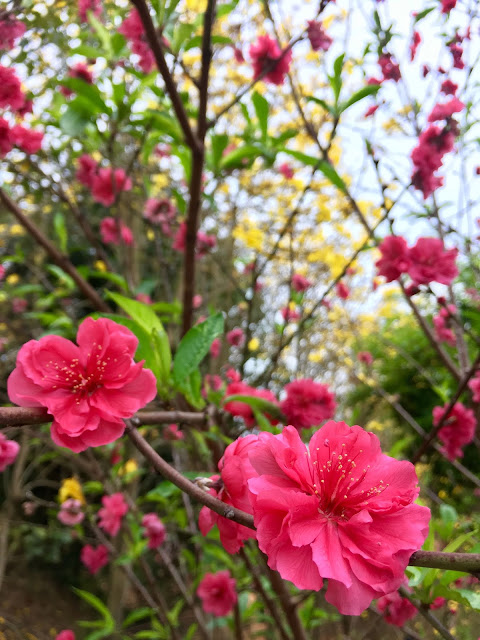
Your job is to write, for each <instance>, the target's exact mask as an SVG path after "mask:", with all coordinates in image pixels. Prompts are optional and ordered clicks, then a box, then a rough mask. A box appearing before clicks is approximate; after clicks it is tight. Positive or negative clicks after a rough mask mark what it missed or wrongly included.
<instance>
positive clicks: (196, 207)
mask: <svg viewBox="0 0 480 640" xmlns="http://www.w3.org/2000/svg"><path fill="white" fill-rule="evenodd" d="M215 4H216V0H208V6H207V10H206V11H205V15H204V18H203V38H202V71H201V77H200V87H199V91H200V101H199V107H198V122H197V139H198V145H197V146H196V147H192V175H191V179H190V190H189V191H190V200H189V203H188V211H187V232H186V238H185V265H184V269H183V311H182V335H185V334H186V333H187V331H188V330H189V329H190V327H191V326H192V320H193V296H194V294H195V246H196V244H197V229H198V218H199V213H200V205H201V201H202V177H203V165H204V160H205V147H204V142H205V134H206V131H207V102H208V78H209V73H210V62H211V60H212V43H211V36H212V26H213V21H214V19H215Z"/></svg>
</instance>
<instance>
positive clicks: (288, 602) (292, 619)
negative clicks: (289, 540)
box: [264, 557, 307, 640]
mask: <svg viewBox="0 0 480 640" xmlns="http://www.w3.org/2000/svg"><path fill="white" fill-rule="evenodd" d="M264 560H265V566H266V569H267V572H268V577H269V578H270V584H271V585H272V589H273V590H274V591H275V593H276V594H277V596H278V599H279V601H280V602H281V605H282V609H283V611H284V612H285V616H286V618H287V621H288V625H289V627H290V629H291V630H292V633H293V637H294V638H295V640H307V635H306V633H305V629H304V627H303V624H302V622H301V620H300V617H299V615H298V611H297V607H296V606H295V603H294V602H293V600H292V598H291V596H290V594H289V592H288V587H287V585H286V584H285V581H284V580H283V579H282V577H281V576H280V574H279V573H278V571H274V570H273V569H270V567H269V566H268V565H267V562H266V558H265V557H264Z"/></svg>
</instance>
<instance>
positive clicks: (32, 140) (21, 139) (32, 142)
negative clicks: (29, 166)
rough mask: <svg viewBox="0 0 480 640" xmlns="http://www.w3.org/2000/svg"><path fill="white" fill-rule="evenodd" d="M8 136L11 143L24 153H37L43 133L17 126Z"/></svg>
mask: <svg viewBox="0 0 480 640" xmlns="http://www.w3.org/2000/svg"><path fill="white" fill-rule="evenodd" d="M10 134H11V139H12V141H13V143H14V144H16V145H17V147H20V149H21V150H22V151H25V153H37V151H40V149H41V147H42V140H43V133H42V132H41V131H34V130H33V129H26V128H25V127H22V126H21V125H20V124H17V125H16V126H15V127H13V128H12V129H11V132H10Z"/></svg>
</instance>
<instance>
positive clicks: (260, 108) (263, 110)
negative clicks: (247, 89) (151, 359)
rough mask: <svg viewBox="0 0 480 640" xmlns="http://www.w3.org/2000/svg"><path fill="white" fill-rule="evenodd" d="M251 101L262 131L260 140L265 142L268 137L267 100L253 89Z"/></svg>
mask: <svg viewBox="0 0 480 640" xmlns="http://www.w3.org/2000/svg"><path fill="white" fill-rule="evenodd" d="M252 102H253V106H254V108H255V113H256V115H257V119H258V123H259V125H260V131H261V132H262V141H263V142H266V141H267V137H268V111H269V107H268V100H267V99H266V98H264V97H263V96H261V95H260V94H259V93H258V91H255V92H254V94H253V95H252Z"/></svg>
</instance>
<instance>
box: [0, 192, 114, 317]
mask: <svg viewBox="0 0 480 640" xmlns="http://www.w3.org/2000/svg"><path fill="white" fill-rule="evenodd" d="M0 201H1V202H2V203H3V205H4V206H5V208H6V209H8V211H10V213H13V215H14V216H15V217H16V219H17V220H18V221H19V223H20V224H21V225H22V227H24V228H25V229H26V230H27V231H28V233H29V234H30V235H31V236H32V237H33V238H34V239H35V240H36V241H37V242H38V244H39V245H40V246H42V247H43V248H44V249H45V250H46V252H47V253H48V255H49V256H50V257H51V259H52V260H53V261H54V262H56V264H57V265H58V266H59V267H60V268H61V269H63V271H65V273H67V274H68V275H69V276H70V277H71V278H72V280H73V281H74V282H75V284H76V285H77V287H78V288H79V289H80V291H81V292H82V293H83V294H84V296H85V297H86V298H87V299H88V300H90V302H91V303H92V305H93V306H94V307H95V309H97V310H98V311H103V312H106V313H108V312H109V311H111V309H110V307H109V306H108V305H107V304H106V303H105V302H104V301H103V300H102V298H101V297H100V296H99V295H98V293H97V292H96V290H95V289H94V288H93V287H92V286H91V285H90V284H89V283H88V282H87V281H86V280H85V279H84V278H82V276H81V275H80V274H79V273H78V271H77V269H75V267H74V266H73V264H72V263H71V262H70V260H69V259H68V258H67V256H65V255H63V253H61V252H60V251H59V250H58V249H57V247H56V246H55V245H54V244H53V243H52V242H50V240H49V239H48V238H47V237H46V236H45V235H44V234H43V232H42V231H41V230H40V229H39V228H38V227H37V226H36V225H35V224H34V223H33V222H32V221H31V220H30V218H28V217H27V216H26V215H25V214H24V213H23V212H22V210H21V209H20V207H19V206H18V205H17V204H16V203H15V202H14V201H13V200H12V199H11V198H10V197H9V196H8V195H7V194H6V193H5V191H4V190H3V189H0Z"/></svg>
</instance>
